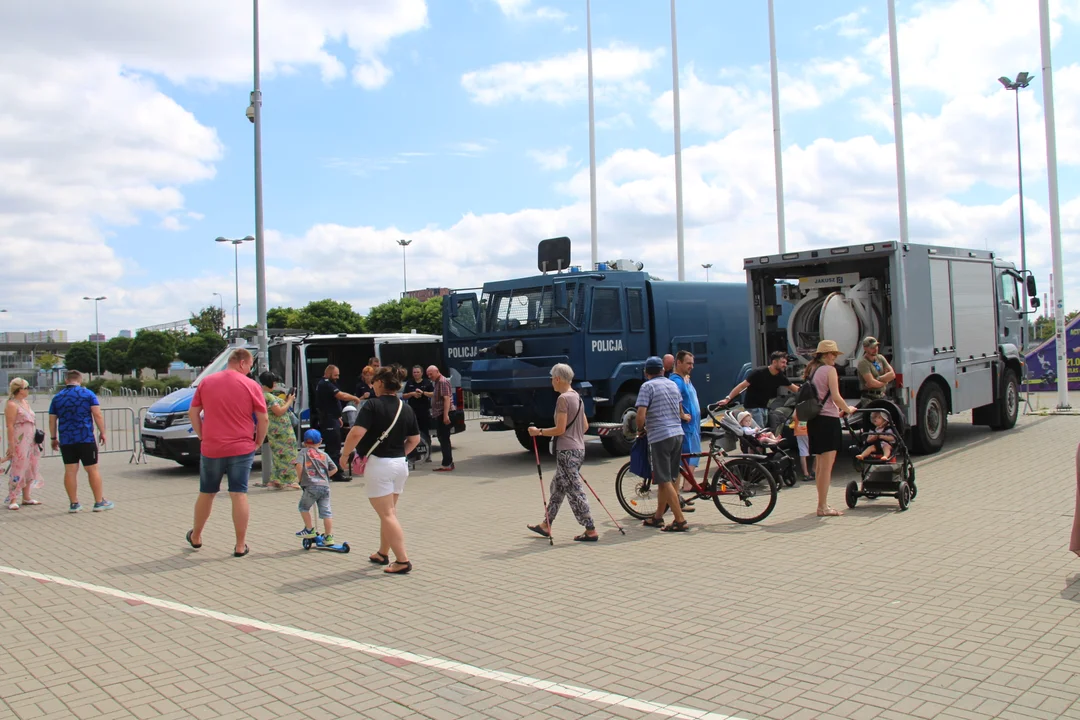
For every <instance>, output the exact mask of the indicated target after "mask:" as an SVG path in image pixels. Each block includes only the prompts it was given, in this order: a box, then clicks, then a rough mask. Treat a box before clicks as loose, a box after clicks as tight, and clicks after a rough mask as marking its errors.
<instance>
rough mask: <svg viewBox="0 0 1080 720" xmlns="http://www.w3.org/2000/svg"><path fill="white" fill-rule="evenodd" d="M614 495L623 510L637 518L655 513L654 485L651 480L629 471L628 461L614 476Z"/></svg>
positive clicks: (648, 516)
mask: <svg viewBox="0 0 1080 720" xmlns="http://www.w3.org/2000/svg"><path fill="white" fill-rule="evenodd" d="M615 497H617V498H619V504H620V505H622V508H623V510H625V511H626V512H628V513H629V514H630V515H632V516H633V517H636V518H637V519H638V520H644V519H645V518H650V517H652V516H653V515H655V514H656V486H655V485H653V483H652V480H646V479H644V478H642V477H640V476H638V475H635V474H634V473H632V472H630V463H626V464H625V465H623V466H622V468H621V469H620V470H619V474H618V475H616V476H615Z"/></svg>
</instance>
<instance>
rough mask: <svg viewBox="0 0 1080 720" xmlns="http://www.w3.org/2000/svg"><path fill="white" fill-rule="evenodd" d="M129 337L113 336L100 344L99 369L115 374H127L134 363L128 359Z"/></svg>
mask: <svg viewBox="0 0 1080 720" xmlns="http://www.w3.org/2000/svg"><path fill="white" fill-rule="evenodd" d="M130 349H131V338H126V337H114V338H112V339H111V340H109V341H108V342H107V343H105V344H104V345H102V346H101V369H102V370H107V371H108V372H111V373H114V374H116V375H128V374H130V373H131V371H132V370H134V369H135V365H134V364H133V363H132V362H131V360H129V359H128V350H130Z"/></svg>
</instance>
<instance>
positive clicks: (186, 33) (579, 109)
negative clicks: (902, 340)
mask: <svg viewBox="0 0 1080 720" xmlns="http://www.w3.org/2000/svg"><path fill="white" fill-rule="evenodd" d="M1020 5H1023V6H1024V7H1023V9H1020V8H1019V6H1020ZM896 6H897V15H898V21H899V52H900V67H901V83H902V88H903V109H904V139H905V146H906V165H907V172H908V196H909V217H910V239H911V241H912V242H921V243H932V244H941V245H959V246H968V247H977V248H987V249H990V250H994V251H996V252H998V253H999V254H1001V255H1002V256H1004V257H1006V258H1009V259H1013V260H1015V261H1016V262H1017V265H1019V214H1018V210H1019V207H1018V206H1019V197H1018V194H1017V168H1016V160H1017V155H1016V117H1015V106H1014V95H1013V94H1012V93H1010V92H1007V91H1005V90H1004V89H1003V88H1002V87H1001V85H1000V84H999V83H998V81H997V78H998V77H999V76H1001V75H1006V76H1010V77H1014V76H1015V75H1016V74H1017V73H1018V72H1020V71H1023V70H1026V71H1028V72H1030V73H1032V74H1033V75H1035V80H1034V82H1033V84H1032V86H1031V87H1030V88H1028V89H1026V90H1023V91H1022V92H1021V93H1020V124H1021V137H1022V141H1023V159H1024V191H1025V192H1024V194H1025V209H1026V213H1027V244H1028V265H1029V267H1030V268H1031V269H1032V270H1033V272H1034V273H1035V276H1036V279H1037V281H1038V284H1039V292H1040V295H1042V293H1043V292H1045V291H1048V290H1049V273H1050V269H1051V256H1050V233H1049V213H1048V209H1047V208H1048V189H1047V181H1046V142H1045V129H1044V121H1043V112H1042V105H1043V87H1042V73H1041V59H1040V47H1039V32H1038V12H1037V3H1035V2H1030V3H1016V2H1015V1H1014V0H921V1H911V0H897V2H896ZM775 7H776V24H777V45H778V57H779V70H780V83H781V101H780V103H781V129H782V140H783V162H784V184H785V198H786V206H785V208H786V215H787V238H788V248H789V249H792V250H795V249H805V248H810V247H829V246H835V245H848V244H857V243H864V242H873V241H878V240H887V239H895V238H897V237H898V235H899V221H898V213H897V203H896V166H895V150H894V145H893V128H892V100H891V91H890V79H889V61H888V35H887V18H886V2H885V0H874V1H873V2H863V1H857V0H850V1H849V0H830V2H823V3H808V2H805V1H804V0H776V2H775ZM677 12H678V26H677V28H678V71H679V84H680V100H681V111H682V123H681V127H682V144H683V191H684V220H685V227H686V232H685V239H686V258H687V261H686V265H687V271H686V275H687V278H688V279H704V272H705V271H704V270H702V269H701V264H703V263H711V264H712V269H711V271H710V273H711V274H710V279H712V280H725V281H735V282H740V281H742V280H743V279H744V276H743V274H742V258H744V257H745V256H748V255H758V254H761V253H764V252H775V251H776V242H777V225H776V204H775V184H774V172H773V146H772V121H771V114H770V113H771V111H770V104H769V43H768V20H767V15H766V4H765V2H755V3H736V2H731V1H726V2H718V1H717V0H678V3H677ZM1051 13H1052V35H1053V38H1054V45H1053V66H1054V78H1053V83H1054V94H1055V109H1056V119H1057V147H1058V162H1059V173H1060V200H1061V220H1062V228H1063V232H1062V241H1063V244H1064V258H1065V273H1064V278H1065V283H1066V290H1065V304H1066V309H1067V310H1070V309H1074V308H1077V307H1080V252H1078V250H1080V0H1052V2H1051ZM585 21H586V18H585V2H584V1H583V0H432V1H431V2H424V0H262V2H261V3H260V23H261V62H262V90H263V114H262V118H263V148H262V149H263V185H264V208H265V209H264V216H265V230H266V277H267V294H268V304H269V306H270V307H274V306H279V305H285V306H294V307H299V306H302V305H304V304H306V303H307V302H309V301H311V300H318V299H322V298H326V297H330V298H333V299H335V300H344V301H348V302H349V303H351V304H352V305H353V307H354V308H355V309H357V310H358V311H359V312H366V311H367V310H368V309H369V308H370V307H371V306H372V305H375V304H378V303H380V302H384V301H385V300H387V299H390V298H393V297H397V296H398V294H399V293H400V291H401V289H402V284H403V279H402V269H403V268H402V250H401V247H400V246H399V245H398V244H397V240H399V239H402V238H406V239H410V240H412V244H411V245H410V246H409V247H408V248H407V249H406V259H407V273H408V286H409V288H410V289H415V288H422V287H436V286H446V287H476V286H478V285H480V284H482V283H483V282H484V281H488V280H499V279H506V278H511V277H517V276H523V275H529V274H534V273H535V271H536V243H537V242H538V241H539V240H541V239H544V238H548V237H556V236H561V235H566V236H569V237H570V238H571V239H572V241H573V243H574V255H573V261H574V262H575V263H577V264H582V265H588V263H589V262H590V254H589V239H590V238H589V159H588V158H589V147H588V111H587V91H586V87H587V86H586V60H585V42H586V39H585ZM592 33H593V48H594V73H595V88H596V160H597V188H598V202H597V211H598V228H599V232H598V235H599V240H598V242H599V254H600V259H601V261H603V260H608V259H615V258H633V259H637V260H641V261H643V262H644V263H645V265H646V269H648V270H649V271H650V272H652V273H653V274H654V275H658V276H660V277H664V278H667V279H675V278H676V276H677V270H676V242H675V233H676V225H675V201H674V194H675V183H674V159H673V132H672V130H673V121H672V92H671V88H672V60H671V58H672V53H671V50H672V49H671V26H670V14H669V3H668V2H667V1H666V0H593V2H592ZM251 46H252V14H251V5H250V3H249V2H244V1H242V0H231V1H230V2H227V3H222V2H219V1H218V0H185V1H184V2H181V1H180V0H158V1H156V2H153V3H147V2H145V1H144V0H99V1H98V2H95V3H92V4H91V3H80V2H76V1H75V0H38V1H37V2H34V3H7V4H5V5H4V7H3V9H0V263H2V265H3V267H4V268H5V273H4V282H3V286H2V287H3V289H2V290H0V308H3V309H6V310H7V311H8V312H7V313H2V314H0V331H12V330H40V329H50V328H61V329H67V330H69V332H70V334H71V336H72V337H73V338H77V337H85V336H86V335H87V334H88V333H90V332H92V331H93V327H94V312H93V303H91V302H87V301H84V300H83V299H82V298H83V297H84V296H87V295H89V296H102V295H104V296H106V297H107V298H108V299H107V300H105V301H102V302H101V303H100V308H99V310H100V325H101V330H102V332H103V333H105V334H106V335H107V336H112V335H114V334H115V333H116V332H117V331H118V330H120V329H135V328H139V327H143V326H147V325H154V324H159V323H168V322H173V321H177V320H183V319H186V318H187V317H188V316H189V315H190V314H191V313H192V312H194V311H197V310H199V309H200V308H202V307H205V306H207V305H210V304H217V303H221V304H222V305H223V306H224V307H225V310H226V312H227V314H228V317H229V318H231V317H232V315H233V305H234V303H235V299H234V274H233V265H234V251H233V248H232V247H231V246H227V245H223V244H218V243H215V242H214V239H215V238H216V237H218V236H226V237H237V238H238V237H243V236H245V235H249V234H254V189H253V187H254V186H253V177H254V174H253V126H252V125H251V124H250V123H249V122H248V120H247V119H246V118H245V117H244V110H245V108H246V107H247V105H248V102H249V93H250V91H251V88H252V48H251ZM239 266H240V272H239V282H240V321H241V324H249V323H253V322H255V252H254V247H253V243H248V244H246V245H242V246H240V249H239ZM215 293H218V295H215Z"/></svg>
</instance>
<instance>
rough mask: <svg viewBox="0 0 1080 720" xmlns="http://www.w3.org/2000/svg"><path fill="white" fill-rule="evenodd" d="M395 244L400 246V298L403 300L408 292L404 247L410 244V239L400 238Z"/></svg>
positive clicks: (407, 271)
mask: <svg viewBox="0 0 1080 720" xmlns="http://www.w3.org/2000/svg"><path fill="white" fill-rule="evenodd" d="M397 244H398V245H400V246H401V289H402V292H401V299H402V300H404V299H405V296H406V295H407V294H408V293H409V268H408V266H407V265H406V264H405V248H407V247H409V246H410V245H412V240H405V239H401V240H398V241H397Z"/></svg>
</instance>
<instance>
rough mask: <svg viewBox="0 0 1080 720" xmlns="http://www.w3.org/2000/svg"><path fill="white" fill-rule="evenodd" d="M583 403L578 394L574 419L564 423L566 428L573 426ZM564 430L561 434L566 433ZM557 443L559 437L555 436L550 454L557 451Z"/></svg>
mask: <svg viewBox="0 0 1080 720" xmlns="http://www.w3.org/2000/svg"><path fill="white" fill-rule="evenodd" d="M584 404H585V401H584V400H582V399H581V396H580V395H578V406H577V412H576V413H574V419H573V420H571V421H570V422H568V423H566V430H569V429H570V428H572V427H574V423H576V422H577V419H578V416H580V415H581V409H582V407H584ZM566 430H563V435H565V434H566ZM560 437H562V436H560ZM558 445H559V438H558V437H557V438H555V439H554V441H553V442H552V443H551V454H552V455H554V454H556V453H557V452H558Z"/></svg>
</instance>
